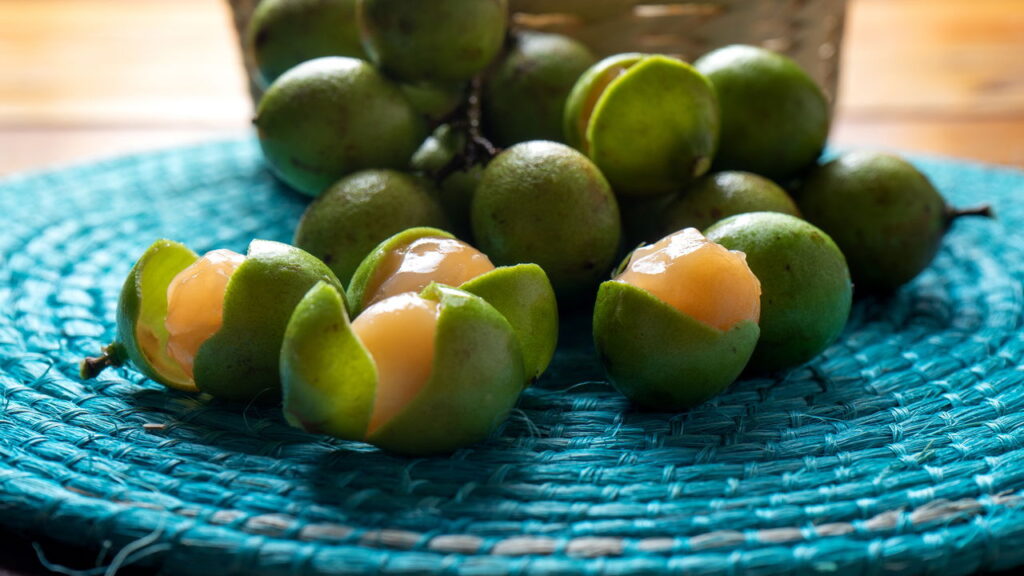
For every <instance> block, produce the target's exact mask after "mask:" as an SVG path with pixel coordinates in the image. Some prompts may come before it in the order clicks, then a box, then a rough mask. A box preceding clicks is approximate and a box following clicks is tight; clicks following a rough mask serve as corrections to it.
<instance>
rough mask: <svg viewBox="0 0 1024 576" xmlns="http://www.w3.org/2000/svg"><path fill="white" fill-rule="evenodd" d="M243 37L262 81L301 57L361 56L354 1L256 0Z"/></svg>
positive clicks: (301, 60) (273, 77) (361, 49)
mask: <svg viewBox="0 0 1024 576" xmlns="http://www.w3.org/2000/svg"><path fill="white" fill-rule="evenodd" d="M246 41H247V42H248V44H249V46H250V48H251V50H252V54H253V58H254V59H255V60H256V66H257V67H258V68H259V71H260V76H261V77H262V80H263V83H264V85H267V84H270V83H271V82H273V81H274V80H275V79H277V77H278V76H280V75H281V74H284V73H285V71H287V70H288V69H290V68H293V67H295V66H297V65H299V64H301V63H303V62H305V61H306V60H312V59H314V58H320V57H321V56H351V57H353V58H364V57H365V55H364V52H363V46H362V44H361V43H360V40H359V27H358V25H357V24H356V0H262V1H261V2H260V3H259V4H257V6H256V9H255V10H253V13H252V20H250V21H249V29H248V31H247V36H246Z"/></svg>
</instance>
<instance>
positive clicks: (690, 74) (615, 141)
mask: <svg viewBox="0 0 1024 576" xmlns="http://www.w3.org/2000/svg"><path fill="white" fill-rule="evenodd" d="M564 130H565V138H566V142H567V143H568V144H569V145H570V146H572V147H574V148H576V149H577V150H580V151H582V152H583V153H585V154H586V155H587V156H589V157H590V158H591V159H592V160H593V161H594V163H595V164H597V166H598V167H599V168H600V169H601V171H602V172H603V173H604V175H605V176H606V177H607V178H608V181H609V182H611V185H612V187H613V188H614V189H615V192H616V194H619V195H622V196H642V195H658V194H667V193H670V192H675V191H677V190H679V189H680V188H682V187H683V186H685V185H687V184H688V183H690V182H691V181H692V180H694V179H695V178H698V177H700V176H701V175H703V174H704V173H705V172H707V171H708V169H709V168H710V167H711V162H712V159H713V158H714V155H715V149H716V146H717V143H718V133H719V112H718V100H717V98H716V97H715V92H714V89H713V88H712V86H711V84H710V83H709V82H708V80H707V78H705V77H704V76H702V75H701V74H700V73H699V72H697V71H696V70H695V69H694V68H693V67H691V66H690V65H689V64H686V63H685V62H682V61H680V60H676V59H674V58H670V57H668V56H659V55H645V54H620V55H617V56H611V57H609V58H605V59H604V60H602V61H600V62H598V63H597V64H595V65H594V66H592V67H591V68H590V69H589V70H587V71H586V72H585V73H584V74H583V75H582V76H581V77H580V78H579V80H578V81H577V82H576V85H575V86H574V87H573V90H572V93H571V94H570V95H569V99H568V101H567V102H566V108H565V118H564Z"/></svg>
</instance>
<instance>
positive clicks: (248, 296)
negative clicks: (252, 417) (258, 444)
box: [194, 240, 341, 401]
mask: <svg viewBox="0 0 1024 576" xmlns="http://www.w3.org/2000/svg"><path fill="white" fill-rule="evenodd" d="M317 282H326V283H328V284H332V285H334V286H336V287H338V289H339V290H340V289H341V283H340V282H338V279H337V278H336V277H335V276H334V273H332V272H331V270H330V269H329V268H328V267H327V266H326V265H325V264H323V263H322V262H321V261H319V260H317V259H316V258H315V257H313V256H312V255H310V254H308V253H306V252H304V251H302V250H300V249H298V248H295V247H294V246H289V245H287V244H281V243H279V242H268V241H264V240H254V241H253V242H252V243H251V244H250V245H249V251H248V255H247V256H246V259H245V261H244V262H243V263H242V264H241V265H240V266H239V267H238V269H237V270H235V273H234V274H233V275H232V276H231V279H230V280H229V281H228V285H227V290H226V291H225V294H224V317H223V318H224V320H223V325H222V326H221V329H220V330H218V331H217V333H216V334H214V335H213V336H211V337H210V339H209V340H207V341H206V342H204V343H203V344H202V346H200V347H199V352H198V353H197V354H196V357H195V367H194V372H195V381H196V386H198V387H199V389H200V390H202V391H203V392H208V393H210V394H212V395H214V396H216V397H218V398H222V399H227V400H240V401H248V400H256V399H259V400H268V401H269V400H275V399H277V398H278V397H279V394H280V387H281V383H280V377H279V374H280V370H279V364H278V362H279V356H280V350H281V342H282V340H283V338H284V333H285V327H286V326H287V324H288V319H289V318H290V317H291V315H292V312H293V311H294V309H295V306H296V305H297V304H298V303H299V301H300V300H302V298H303V296H305V294H306V293H307V292H308V291H309V290H310V288H312V287H313V286H315V285H316V284H317Z"/></svg>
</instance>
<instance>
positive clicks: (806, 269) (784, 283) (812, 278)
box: [706, 212, 853, 371]
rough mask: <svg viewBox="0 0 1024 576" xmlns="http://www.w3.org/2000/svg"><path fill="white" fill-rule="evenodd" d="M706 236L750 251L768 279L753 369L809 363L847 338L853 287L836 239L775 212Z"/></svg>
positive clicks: (746, 217) (737, 219) (726, 224)
mask: <svg viewBox="0 0 1024 576" xmlns="http://www.w3.org/2000/svg"><path fill="white" fill-rule="evenodd" d="M706 232H707V237H708V239H710V240H713V241H715V242H718V243H719V244H721V245H723V246H725V247H726V248H729V249H730V250H739V251H741V252H743V253H745V254H746V255H747V263H748V264H749V265H750V269H751V270H753V271H754V274H756V275H757V278H758V279H759V280H760V281H761V289H762V294H761V322H760V325H761V338H760V340H759V341H758V343H757V349H756V350H755V351H754V355H753V357H752V358H751V360H750V367H751V369H753V370H755V371H772V370H781V369H785V368H791V367H794V366H797V365H800V364H803V363H804V362H807V361H809V360H811V359H813V358H814V357H815V356H817V355H818V354H820V353H821V352H822V351H823V350H825V348H827V347H828V345H829V344H831V343H832V342H833V341H834V340H835V339H836V338H837V337H839V334H840V333H841V332H842V331H843V328H844V327H845V326H846V320H847V318H848V317H849V315H850V306H851V300H852V295H853V286H852V284H851V283H850V273H849V270H848V269H847V266H846V259H845V258H844V257H843V253H842V252H840V251H839V248H838V247H837V246H836V244H835V242H833V241H832V239H831V238H829V236H828V234H826V233H825V232H823V231H821V230H820V229H818V228H816V227H815V226H813V225H811V224H809V223H807V222H805V221H803V220H801V219H799V218H796V217H794V216H790V215H788V214H779V213H775V212H753V213H750V214H740V215H738V216H732V217H730V218H726V219H725V220H722V221H721V222H719V223H717V224H715V225H714V226H712V227H711V228H709V229H708V230H707V231H706Z"/></svg>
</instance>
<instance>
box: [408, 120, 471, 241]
mask: <svg viewBox="0 0 1024 576" xmlns="http://www.w3.org/2000/svg"><path fill="white" fill-rule="evenodd" d="M465 144H466V138H465V134H464V133H462V132H459V131H456V130H453V129H452V127H451V126H450V125H448V124H442V125H441V126H438V128H437V129H436V130H435V131H434V134H433V135H431V136H430V137H429V138H427V139H426V141H424V142H423V145H422V146H420V148H419V150H417V151H416V153H415V154H413V157H412V162H411V164H410V165H411V168H412V170H413V171H415V172H421V173H423V174H425V175H427V176H428V177H431V178H433V177H434V176H435V175H436V174H438V173H439V172H440V171H441V170H442V169H444V168H445V167H446V166H447V165H448V164H449V163H450V162H451V161H452V159H453V158H455V156H456V155H457V154H458V153H459V152H461V151H462V149H463V148H464V147H465ZM483 174H484V167H483V166H482V165H480V164H477V165H475V166H473V167H471V168H469V169H463V170H456V171H455V172H453V173H451V174H450V175H448V176H447V177H445V178H444V180H442V181H441V184H440V186H439V187H438V193H439V194H438V199H439V200H440V201H441V207H442V208H443V209H444V213H445V216H447V217H448V223H449V224H448V229H449V230H451V232H452V233H453V234H455V235H456V236H457V237H458V238H460V239H462V240H465V241H468V242H471V243H472V240H473V229H472V225H471V224H470V208H471V207H472V205H473V195H474V194H475V193H476V188H477V186H479V184H480V178H482V177H483Z"/></svg>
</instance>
